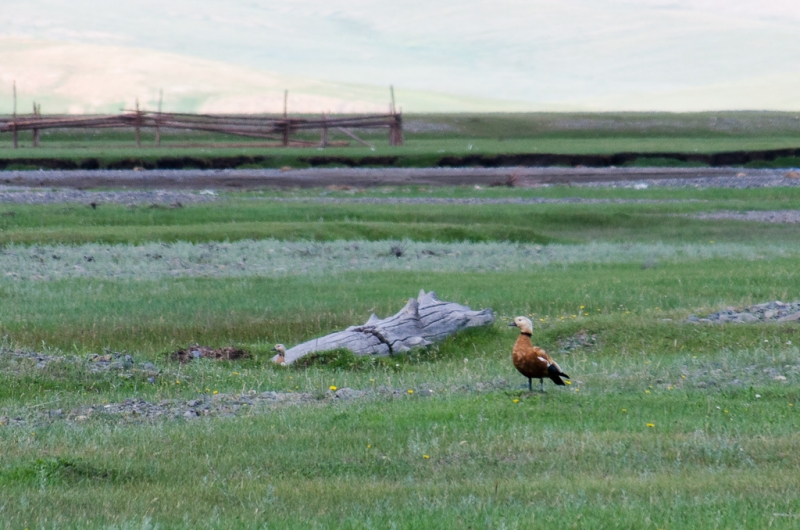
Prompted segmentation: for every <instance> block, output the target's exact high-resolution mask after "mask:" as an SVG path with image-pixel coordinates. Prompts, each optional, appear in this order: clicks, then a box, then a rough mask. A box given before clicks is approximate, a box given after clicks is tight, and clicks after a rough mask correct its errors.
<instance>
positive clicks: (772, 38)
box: [0, 0, 800, 112]
mask: <svg viewBox="0 0 800 530" xmlns="http://www.w3.org/2000/svg"><path fill="white" fill-rule="evenodd" d="M798 28H800V1H798V0H793V1H789V0H761V1H760V2H754V1H752V0H750V1H745V0H691V1H690V0H671V1H670V0H637V1H633V0H561V1H557V2H556V1H551V2H545V1H541V0H528V1H523V0H491V1H488V0H461V1H456V0H424V1H423V0H405V1H400V2H391V3H390V2H374V1H366V0H351V1H348V2H342V1H336V0H299V1H297V0H292V1H289V2H287V1H285V0H283V1H281V2H278V1H273V0H247V1H245V0H226V1H222V0H159V1H157V0H132V1H127V2H119V1H114V0H104V1H100V0H71V1H69V2H64V1H63V0H24V1H22V0H5V1H4V2H3V9H2V10H0V52H1V53H0V83H2V84H9V83H10V82H11V81H12V80H13V79H17V82H18V84H19V85H20V93H21V94H27V95H28V96H30V97H34V96H35V97H39V98H40V100H41V99H43V100H45V101H48V102H50V104H51V105H53V106H59V105H61V106H64V105H66V106H68V107H69V108H70V109H71V110H73V111H75V112H78V111H81V110H92V109H94V110H98V109H103V108H105V107H107V106H109V105H111V106H113V105H117V106H119V105H120V104H122V103H121V101H125V102H130V101H132V100H133V99H134V98H136V97H139V98H142V99H143V100H144V101H152V100H153V97H154V94H156V93H157V91H158V88H163V89H164V91H165V99H167V100H169V98H168V97H167V96H171V97H172V99H171V101H172V102H173V103H175V104H177V103H176V102H177V101H178V100H179V99H180V98H182V99H180V101H181V103H180V105H182V106H183V107H182V108H186V109H188V108H189V107H191V106H194V107H196V108H197V109H200V108H205V109H209V108H210V109H212V110H236V109H240V110H241V109H249V108H260V106H274V105H277V104H278V103H277V102H278V101H279V100H280V92H281V87H282V86H283V85H286V86H285V88H288V89H289V90H290V93H291V94H292V96H296V98H297V100H296V104H297V105H299V106H302V105H303V104H308V105H309V106H310V107H309V108H313V107H315V106H317V107H320V106H326V105H327V106H329V107H333V108H334V110H336V109H339V110H354V109H355V110H357V108H361V107H369V106H375V107H376V108H377V107H380V108H384V107H385V103H386V101H387V99H388V96H387V95H386V92H387V87H388V85H390V84H393V85H394V86H395V87H396V90H397V94H398V99H399V103H401V104H403V105H404V106H405V110H409V111H415V110H417V111H435V110H704V109H709V110H715V109H776V110H798V109H800V31H798ZM223 73H224V74H223ZM112 77H113V78H115V79H110V78H112ZM226 80H228V82H227V83H226ZM87 86H91V87H92V89H91V90H88V89H86V87H87ZM26 87H27V88H26ZM82 87H83V88H82ZM87 90H88V92H91V94H90V95H87ZM92 90H94V92H92ZM126 90H127V92H137V93H136V94H129V93H127V92H126ZM21 97H22V96H21ZM47 98H49V99H47ZM303 98H305V99H303ZM302 102H305V103H302ZM348 102H349V103H348ZM126 104H129V103H126ZM348 104H351V106H350V107H347V105H348ZM2 106H3V105H2V98H0V107H2ZM320 110H325V109H320ZM0 112H3V110H0Z"/></svg>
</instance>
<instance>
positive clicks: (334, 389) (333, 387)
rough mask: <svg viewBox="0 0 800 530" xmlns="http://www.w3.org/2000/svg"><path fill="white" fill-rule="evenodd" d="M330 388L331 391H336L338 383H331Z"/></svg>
mask: <svg viewBox="0 0 800 530" xmlns="http://www.w3.org/2000/svg"><path fill="white" fill-rule="evenodd" d="M295 388H297V387H295ZM328 388H330V389H331V392H336V385H331V386H330V387H328Z"/></svg>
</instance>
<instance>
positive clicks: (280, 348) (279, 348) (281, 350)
mask: <svg viewBox="0 0 800 530" xmlns="http://www.w3.org/2000/svg"><path fill="white" fill-rule="evenodd" d="M272 351H274V352H277V353H278V358H277V359H275V362H276V363H278V364H283V361H285V360H286V357H285V356H286V346H284V345H283V344H276V345H275V347H274V348H272Z"/></svg>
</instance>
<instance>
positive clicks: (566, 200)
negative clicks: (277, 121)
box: [256, 197, 708, 205]
mask: <svg viewBox="0 0 800 530" xmlns="http://www.w3.org/2000/svg"><path fill="white" fill-rule="evenodd" d="M256 200H265V199H260V198H257V199H256ZM266 200H269V201H275V202H315V203H329V204H464V205H479V204H666V203H687V202H708V201H707V200H700V199H591V198H584V197H558V198H544V197H531V198H515V197H504V198H497V199H490V198H486V199H483V198H480V197H469V198H448V197H353V198H350V197H275V198H269V199H266Z"/></svg>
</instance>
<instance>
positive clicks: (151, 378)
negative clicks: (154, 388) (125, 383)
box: [147, 377, 156, 383]
mask: <svg viewBox="0 0 800 530" xmlns="http://www.w3.org/2000/svg"><path fill="white" fill-rule="evenodd" d="M147 382H148V383H155V382H156V378H155V377H148V378H147Z"/></svg>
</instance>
